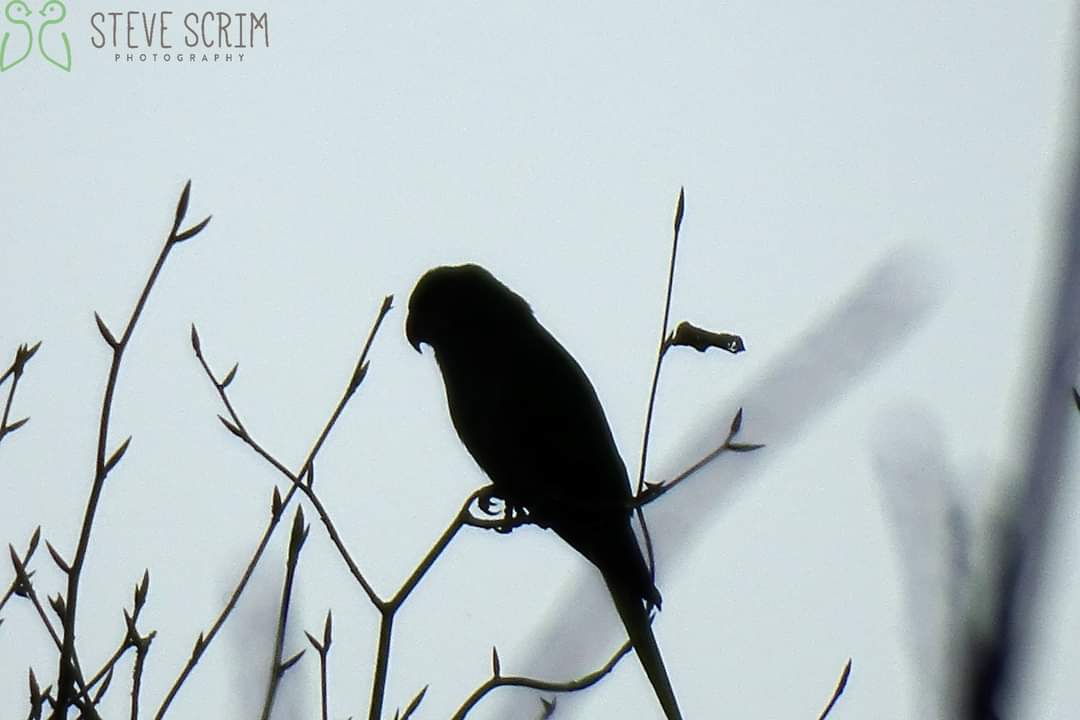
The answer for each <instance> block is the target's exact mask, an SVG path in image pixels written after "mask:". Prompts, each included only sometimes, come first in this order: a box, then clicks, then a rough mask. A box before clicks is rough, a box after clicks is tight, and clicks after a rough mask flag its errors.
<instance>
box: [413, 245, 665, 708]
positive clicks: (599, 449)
mask: <svg viewBox="0 0 1080 720" xmlns="http://www.w3.org/2000/svg"><path fill="white" fill-rule="evenodd" d="M405 334H406V336H407V337H408V340H409V343H410V344H412V346H413V347H414V348H416V350H417V351H418V352H419V351H420V346H421V344H427V345H430V346H431V347H432V348H433V349H434V350H435V359H436V360H437V361H438V364H439V370H440V371H441V372H442V376H443V383H444V384H445V386H446V399H447V403H448V405H449V408H450V418H451V420H452V421H453V424H454V427H455V428H456V429H457V433H458V436H459V437H460V438H461V441H462V442H463V443H464V444H465V447H466V448H467V449H468V451H469V453H470V454H471V455H472V456H473V458H474V459H475V460H476V462H477V464H478V465H479V466H480V467H481V468H482V469H483V470H484V472H486V473H487V475H488V477H489V478H490V479H491V482H492V484H493V485H494V490H495V493H496V494H497V495H498V496H499V497H500V498H502V500H503V501H504V502H505V503H506V505H507V508H508V515H509V513H510V512H511V511H512V510H513V509H517V508H524V509H525V510H526V511H527V512H528V515H529V517H530V518H531V519H532V520H533V521H534V522H535V523H536V524H538V525H540V526H541V527H546V528H550V529H552V530H554V531H555V532H556V533H558V535H559V536H560V537H561V538H562V539H564V540H565V541H566V542H568V543H570V545H572V546H573V547H574V548H575V549H576V550H577V551H578V552H580V553H581V554H582V555H584V556H585V557H586V558H587V559H588V560H589V561H590V562H592V563H593V565H595V566H596V567H597V568H598V569H599V570H600V573H601V574H602V575H603V578H604V581H605V582H606V583H607V586H608V589H609V591H610V593H611V597H612V599H613V601H614V603H615V608H616V609H617V610H618V612H619V616H620V618H621V619H622V621H623V624H624V625H625V626H626V630H627V632H628V634H629V636H630V640H631V642H632V643H633V645H634V650H635V651H636V653H637V655H638V658H639V659H640V661H641V664H642V666H643V667H644V669H645V672H646V674H647V675H648V677H649V680H650V682H651V683H652V685H653V688H654V689H655V691H656V695H657V698H658V699H659V700H660V704H661V705H662V706H663V708H664V713H665V714H666V716H667V717H668V718H669V720H673V719H675V718H681V717H682V715H681V714H680V713H679V708H678V705H677V703H676V701H675V693H674V691H673V690H672V688H671V682H670V681H669V680H668V676H667V671H666V670H665V669H664V662H663V660H662V659H661V657H660V650H659V648H658V647H657V645H656V638H655V637H654V636H653V633H652V628H651V627H650V623H649V607H650V606H656V607H659V606H660V593H659V592H658V591H657V589H656V586H655V585H654V584H653V581H652V579H651V577H650V574H649V570H648V568H647V567H646V565H645V561H644V559H643V558H642V555H641V550H640V548H639V547H638V544H637V539H636V538H635V536H634V531H633V529H632V527H631V525H630V515H631V512H632V504H631V503H632V496H631V493H630V483H629V480H628V478H627V475H626V467H625V465H624V464H623V461H622V458H621V457H620V456H619V452H618V450H617V448H616V447H615V441H614V439H613V438H612V435H611V428H610V427H609V426H608V422H607V418H606V417H605V416H604V410H603V408H602V407H601V406H600V401H599V399H598V398H597V396H596V391H595V390H594V389H593V386H592V383H590V382H589V379H588V377H586V375H585V373H584V371H583V370H582V369H581V366H579V365H578V364H577V362H576V361H575V360H574V358H573V357H571V356H570V353H568V352H567V351H566V350H565V349H564V348H563V346H562V345H560V344H559V342H558V341H557V340H556V339H555V338H554V337H552V336H551V334H550V333H549V332H548V331H547V330H546V329H544V327H543V326H542V325H541V324H540V323H539V322H537V321H536V319H535V318H534V317H533V314H532V310H531V308H530V307H529V305H528V303H526V302H525V300H524V299H522V298H521V297H520V296H518V295H517V294H515V293H514V292H513V291H512V290H510V289H509V288H508V287H506V286H505V285H503V284H502V283H501V282H499V281H498V280H496V279H495V278H494V277H493V276H492V275H491V273H489V272H488V271H487V270H485V269H484V268H482V267H480V266H478V265H461V266H457V267H439V268H435V269H433V270H430V271H428V272H427V273H426V274H424V276H423V277H421V278H420V280H419V281H418V282H417V283H416V287H415V288H414V289H413V292H412V296H411V297H410V298H409V316H408V319H407V320H406V323H405Z"/></svg>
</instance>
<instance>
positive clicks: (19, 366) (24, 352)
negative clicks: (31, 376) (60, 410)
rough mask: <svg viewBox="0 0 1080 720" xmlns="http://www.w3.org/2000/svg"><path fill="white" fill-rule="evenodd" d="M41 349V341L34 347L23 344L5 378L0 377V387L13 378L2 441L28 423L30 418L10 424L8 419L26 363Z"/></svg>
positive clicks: (1, 423) (0, 426)
mask: <svg viewBox="0 0 1080 720" xmlns="http://www.w3.org/2000/svg"><path fill="white" fill-rule="evenodd" d="M39 347H41V341H40V340H39V341H38V342H37V343H35V344H34V345H33V346H32V347H27V345H26V343H23V344H22V345H20V346H19V347H18V348H16V350H15V359H14V360H12V362H11V365H10V366H8V369H7V370H5V371H4V374H3V376H0V385H2V384H3V383H4V382H5V381H6V380H7V379H8V378H9V377H10V378H11V387H10V388H8V395H7V400H6V401H5V402H4V412H3V414H2V415H0V441H2V440H3V439H4V437H5V436H6V435H8V434H9V433H13V432H15V431H16V430H18V429H19V428H21V427H22V426H23V425H25V424H26V423H27V422H29V420H30V418H28V417H25V418H22V419H21V420H16V421H15V422H13V423H11V424H10V425H9V424H8V419H9V418H10V417H11V404H12V402H14V400H15V389H16V388H17V387H18V386H19V378H21V377H22V374H23V370H24V369H25V368H26V363H27V362H29V360H30V358H32V357H33V356H34V353H36V352H37V351H38V348H39Z"/></svg>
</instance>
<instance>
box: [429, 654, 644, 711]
mask: <svg viewBox="0 0 1080 720" xmlns="http://www.w3.org/2000/svg"><path fill="white" fill-rule="evenodd" d="M633 647H634V646H633V644H632V643H631V642H630V641H629V640H627V641H626V642H625V643H623V645H622V647H620V648H619V649H618V650H616V651H615V654H614V655H612V656H611V658H610V659H609V660H608V661H607V662H606V663H604V664H603V666H601V667H600V669H598V670H595V671H593V672H591V673H589V674H588V675H584V676H582V677H580V678H578V679H577V680H570V681H568V682H552V681H549V680H537V679H534V678H528V677H521V676H518V675H501V674H499V672H498V669H497V668H492V673H491V677H489V678H488V679H487V680H486V681H485V682H484V683H482V684H481V685H480V686H479V687H477V688H476V690H474V691H473V692H472V694H471V695H469V697H468V698H466V699H465V702H463V703H462V704H461V707H459V708H458V709H457V712H455V713H454V715H453V717H451V719H450V720H464V718H465V716H466V715H468V714H469V712H470V711H472V709H473V708H474V707H476V705H477V703H479V702H480V701H481V700H482V699H483V698H484V696H485V695H487V694H488V693H489V692H491V691H492V690H495V689H496V688H500V687H521V688H529V689H532V690H540V691H542V692H577V691H579V690H584V689H586V688H589V687H592V686H593V685H595V684H596V683H598V682H600V680H602V679H603V678H604V677H605V676H606V675H608V673H610V672H611V671H612V670H614V669H615V666H616V665H618V664H619V661H620V660H622V659H623V658H624V657H626V655H627V654H628V653H629V652H630V651H631V650H632V649H633Z"/></svg>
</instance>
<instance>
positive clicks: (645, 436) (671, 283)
mask: <svg viewBox="0 0 1080 720" xmlns="http://www.w3.org/2000/svg"><path fill="white" fill-rule="evenodd" d="M685 203H686V195H685V192H684V188H679V200H678V202H677V203H676V205H675V220H674V222H673V223H672V232H671V260H670V261H669V262H668V280H667V292H666V293H665V295H664V320H663V322H662V323H661V324H660V343H659V345H658V346H657V350H656V364H655V365H654V366H653V376H652V386H651V388H650V389H649V407H648V409H647V410H646V411H645V432H644V433H642V437H641V460H640V461H639V462H638V481H637V490H636V491H635V493H634V494H635V496H636V495H641V492H642V491H643V490H644V489H645V469H646V466H647V463H648V458H649V434H650V433H651V432H652V420H653V409H654V407H655V406H656V392H657V389H658V387H659V385H660V368H661V367H662V366H663V364H664V355H666V354H667V350H668V347H669V339H668V324H669V323H670V322H671V295H672V291H673V289H674V287H675V258H676V257H677V256H678V254H679V229H680V228H681V227H682V218H683V210H684V208H685ZM634 512H635V513H636V514H637V519H638V522H639V523H640V524H641V534H642V536H643V537H644V538H645V555H646V559H647V561H648V563H649V576H650V578H652V579H653V580H654V581H655V579H656V557H655V555H654V552H653V543H652V535H651V534H650V533H649V526H648V525H647V524H646V523H645V512H644V511H643V510H642V508H641V506H640V505H639V506H637V507H636V508H635V509H634Z"/></svg>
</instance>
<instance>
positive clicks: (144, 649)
mask: <svg viewBox="0 0 1080 720" xmlns="http://www.w3.org/2000/svg"><path fill="white" fill-rule="evenodd" d="M155 635H156V633H154V632H152V633H150V634H149V635H147V636H146V637H141V638H139V641H138V642H137V643H136V644H135V666H134V667H133V668H132V670H131V720H139V693H140V691H141V690H142V676H143V669H144V667H145V664H146V655H147V653H148V652H149V651H150V642H151V641H152V640H153V639H154V636H155Z"/></svg>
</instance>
